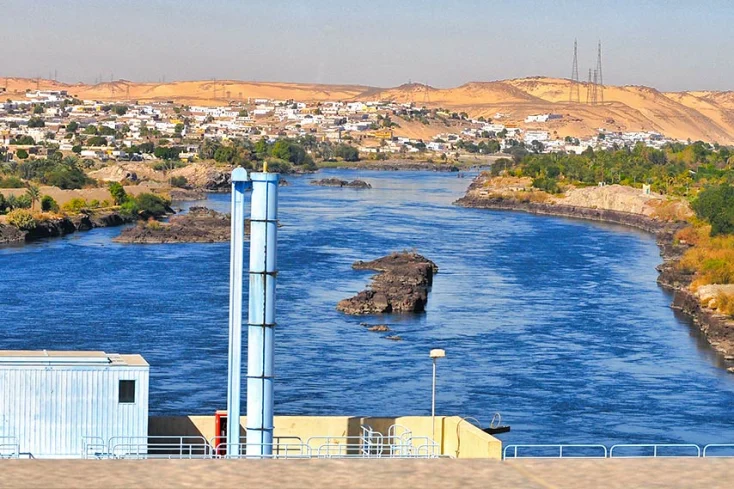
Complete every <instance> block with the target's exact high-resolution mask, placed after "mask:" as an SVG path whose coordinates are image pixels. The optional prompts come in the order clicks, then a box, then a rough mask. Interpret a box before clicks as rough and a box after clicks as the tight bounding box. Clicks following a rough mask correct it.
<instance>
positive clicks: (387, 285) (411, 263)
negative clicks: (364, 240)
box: [336, 252, 438, 315]
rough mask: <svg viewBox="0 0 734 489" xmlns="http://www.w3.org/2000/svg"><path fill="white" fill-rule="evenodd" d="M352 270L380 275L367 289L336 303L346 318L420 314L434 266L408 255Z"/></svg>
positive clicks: (423, 259) (398, 255)
mask: <svg viewBox="0 0 734 489" xmlns="http://www.w3.org/2000/svg"><path fill="white" fill-rule="evenodd" d="M352 268H354V269H355V270H375V271H377V272H380V273H379V274H378V275H376V276H375V277H373V278H372V283H371V284H370V286H369V288H368V289H366V290H363V291H362V292H360V293H359V294H357V295H355V296H354V297H351V298H349V299H344V300H342V301H339V304H338V305H337V306H336V308H337V310H339V311H342V312H344V313H346V314H354V315H358V314H383V313H393V312H423V310H424V309H425V307H426V303H427V302H428V288H429V287H430V286H431V284H432V283H433V275H434V274H435V273H437V272H438V266H436V264H435V263H433V262H432V261H431V260H429V259H427V258H425V257H423V256H421V255H419V254H417V253H411V252H402V253H393V254H390V255H387V256H384V257H382V258H378V259H376V260H373V261H369V262H364V261H358V262H356V263H354V264H353V265H352Z"/></svg>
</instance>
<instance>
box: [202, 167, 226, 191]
mask: <svg viewBox="0 0 734 489" xmlns="http://www.w3.org/2000/svg"><path fill="white" fill-rule="evenodd" d="M229 175H230V174H229V172H220V171H215V172H211V174H209V175H208V176H207V179H206V181H205V182H204V183H203V185H202V186H201V187H202V188H203V189H204V190H206V191H209V192H229V191H230V190H231V182H230V180H229Z"/></svg>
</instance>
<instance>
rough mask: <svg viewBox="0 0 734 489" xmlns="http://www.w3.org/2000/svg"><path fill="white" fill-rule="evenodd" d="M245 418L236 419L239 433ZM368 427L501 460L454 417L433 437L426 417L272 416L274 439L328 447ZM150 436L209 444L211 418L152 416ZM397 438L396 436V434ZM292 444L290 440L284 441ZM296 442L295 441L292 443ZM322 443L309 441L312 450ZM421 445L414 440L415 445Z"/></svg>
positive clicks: (498, 449)
mask: <svg viewBox="0 0 734 489" xmlns="http://www.w3.org/2000/svg"><path fill="white" fill-rule="evenodd" d="M246 421H247V418H246V417H245V416H242V417H241V418H240V425H241V427H242V428H241V433H242V434H243V435H244V427H245V425H246ZM364 424H366V425H369V426H371V427H372V429H373V430H375V431H378V432H380V433H382V434H383V435H387V433H388V429H389V427H390V426H392V425H395V424H397V425H400V426H402V427H404V428H406V429H408V430H410V431H412V433H413V437H427V438H434V439H435V441H436V442H437V443H438V445H439V448H440V453H441V454H442V455H448V456H451V457H456V458H496V459H499V458H501V454H502V442H501V441H500V440H498V439H497V438H495V437H493V436H491V435H488V434H486V433H484V432H483V431H482V430H480V429H478V428H477V427H476V426H474V425H472V424H471V423H469V422H467V421H462V419H461V418H460V417H458V416H436V424H435V437H434V436H433V429H432V426H431V417H430V416H399V417H395V418H364V417H354V416H276V417H275V432H274V436H276V437H298V438H300V440H301V441H302V442H303V443H306V442H308V440H309V438H312V437H331V438H332V439H331V440H330V441H329V442H330V443H334V444H338V443H355V439H351V440H350V439H347V438H346V437H359V436H360V435H361V426H362V425H364ZM148 434H149V435H150V436H173V435H175V436H203V437H204V438H206V439H207V440H211V439H212V438H213V437H214V435H215V433H214V416H153V417H151V418H150V421H149V433H148ZM398 434H399V433H398ZM283 442H284V443H292V442H294V441H293V440H284V441H283ZM296 442H297V441H296ZM324 442H325V440H323V439H318V440H317V439H312V440H311V441H310V445H311V447H312V448H314V449H315V448H316V447H318V445H321V444H323V443H324ZM421 443H423V442H422V441H418V440H416V441H415V442H414V444H415V445H417V444H421Z"/></svg>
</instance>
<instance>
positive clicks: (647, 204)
mask: <svg viewBox="0 0 734 489" xmlns="http://www.w3.org/2000/svg"><path fill="white" fill-rule="evenodd" d="M526 183H528V182H521V181H520V179H511V178H502V177H500V178H490V177H488V176H487V175H486V174H482V175H479V176H478V177H477V178H476V179H475V180H474V181H473V182H472V184H471V185H470V186H469V189H468V190H467V193H466V195H465V196H464V197H462V198H460V199H459V200H457V201H456V202H455V204H456V205H459V206H462V207H472V208H478V209H493V210H509V211H522V212H528V213H531V214H540V215H549V216H561V217H570V218H577V219H588V220H593V221H603V222H610V223H615V224H621V225H625V226H631V227H635V228H638V229H642V230H644V231H647V232H649V233H652V234H654V235H655V236H656V240H657V244H658V246H659V248H660V255H661V257H662V259H663V263H661V264H660V265H659V266H658V267H657V270H658V272H659V276H658V280H657V282H658V284H659V285H660V286H661V287H664V288H666V289H668V290H671V291H672V292H673V303H672V305H671V307H672V308H673V309H676V310H679V311H681V312H683V313H685V314H686V315H687V316H689V317H690V318H691V319H692V320H693V322H694V323H695V324H696V326H697V327H698V328H699V329H700V330H701V331H702V333H703V334H704V336H705V337H706V339H707V340H708V342H709V343H710V344H711V346H712V347H713V348H714V349H715V350H716V351H717V352H719V353H720V354H721V355H722V356H723V357H724V360H725V363H726V366H727V370H728V371H729V372H732V373H734V320H732V319H731V318H728V317H726V316H722V315H720V314H717V313H716V312H715V311H714V310H712V309H710V308H708V307H705V306H703V305H702V299H701V290H699V291H697V292H694V291H692V290H691V287H690V286H691V282H692V281H693V275H692V274H691V273H689V272H686V271H685V270H682V269H681V268H680V267H679V266H678V263H679V261H680V259H681V257H682V256H683V254H684V253H685V252H686V250H688V249H689V248H690V246H689V245H687V244H685V243H680V242H678V241H677V240H676V239H675V236H676V234H677V233H678V231H680V230H681V229H683V228H684V227H687V226H688V223H687V222H685V221H682V220H677V219H675V217H676V216H685V215H686V214H687V213H688V212H689V211H687V209H685V208H683V207H682V204H681V203H679V202H673V203H669V202H665V201H661V199H660V198H659V197H658V196H656V195H654V194H653V195H652V196H649V195H643V194H642V193H641V191H639V190H637V189H630V188H629V187H622V186H619V185H614V186H609V187H593V188H586V189H573V190H572V191H571V192H567V193H566V196H568V195H569V194H571V197H572V198H570V199H565V198H564V197H556V196H549V195H548V194H545V193H542V192H537V191H536V192H528V189H527V187H526V186H525V184H526ZM614 187H619V188H620V190H618V191H617V195H615V189H614ZM597 189H598V190H597ZM579 190H581V191H583V196H582V197H579V196H580V195H581V194H579V192H578V191H579ZM574 193H576V196H574V195H573V194H574ZM579 203H583V204H585V205H578V204H579ZM661 209H664V214H665V215H666V216H667V217H669V218H668V219H665V218H662V217H661V216H660V214H662V213H663V212H661ZM671 216H672V217H673V218H672V219H671V218H670V217H671Z"/></svg>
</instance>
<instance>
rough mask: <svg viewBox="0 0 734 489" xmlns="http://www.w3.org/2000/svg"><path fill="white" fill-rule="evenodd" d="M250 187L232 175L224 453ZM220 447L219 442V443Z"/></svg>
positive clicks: (233, 438) (236, 367) (235, 412)
mask: <svg viewBox="0 0 734 489" xmlns="http://www.w3.org/2000/svg"><path fill="white" fill-rule="evenodd" d="M249 187H250V182H249V180H248V178H247V172H246V171H245V170H244V168H237V169H236V170H234V171H233V172H232V214H231V221H232V227H231V233H232V235H231V237H230V240H231V245H230V270H229V371H228V379H227V386H228V387H227V416H228V418H229V420H236V421H235V422H229V423H228V424H227V441H226V443H227V445H229V447H228V450H227V452H228V453H230V454H233V453H239V442H240V423H239V419H240V393H241V384H242V375H241V372H242V274H243V267H244V264H243V260H244V256H243V255H244V240H245V191H246V190H247V189H248V188H249ZM219 443H223V440H219Z"/></svg>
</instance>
